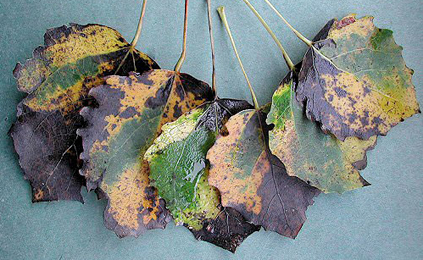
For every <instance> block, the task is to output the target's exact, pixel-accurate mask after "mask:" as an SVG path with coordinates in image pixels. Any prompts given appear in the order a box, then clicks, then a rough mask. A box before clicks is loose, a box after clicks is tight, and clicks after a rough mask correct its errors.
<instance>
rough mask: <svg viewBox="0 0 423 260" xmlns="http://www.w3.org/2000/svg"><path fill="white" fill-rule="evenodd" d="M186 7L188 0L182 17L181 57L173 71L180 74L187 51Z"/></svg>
mask: <svg viewBox="0 0 423 260" xmlns="http://www.w3.org/2000/svg"><path fill="white" fill-rule="evenodd" d="M188 5H189V0H185V16H184V36H183V46H182V53H181V57H180V58H179V60H178V63H176V65H175V71H176V72H180V71H181V67H182V64H184V62H185V58H186V55H187V54H186V51H187V29H188Z"/></svg>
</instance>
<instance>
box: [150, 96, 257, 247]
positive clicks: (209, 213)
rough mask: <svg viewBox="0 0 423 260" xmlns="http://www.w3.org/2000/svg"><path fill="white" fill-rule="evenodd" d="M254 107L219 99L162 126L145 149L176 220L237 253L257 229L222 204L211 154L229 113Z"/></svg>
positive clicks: (156, 184)
mask: <svg viewBox="0 0 423 260" xmlns="http://www.w3.org/2000/svg"><path fill="white" fill-rule="evenodd" d="M247 108H251V105H250V104H248V103H247V102H246V101H239V100H230V99H218V100H216V101H213V102H210V103H208V104H205V105H203V106H201V107H200V108H197V109H195V110H193V111H191V112H190V113H188V114H186V115H183V116H181V117H180V118H179V119H178V120H176V121H175V122H173V123H169V124H166V125H164V126H163V128H162V131H163V133H162V134H161V135H160V136H159V137H158V138H157V139H156V140H155V141H154V143H153V145H152V146H151V147H150V148H149V149H148V150H147V152H146V153H145V157H144V159H146V160H147V161H148V163H149V165H150V172H151V173H150V179H151V181H152V186H154V187H156V188H157V190H158V193H159V195H160V197H161V198H163V199H165V201H166V207H167V208H168V209H169V210H170V212H171V214H172V216H173V218H174V220H175V223H176V224H177V225H184V226H186V227H188V228H189V229H190V230H191V232H192V233H193V234H194V235H195V236H196V237H197V238H198V239H201V240H205V241H209V242H212V243H215V244H216V245H218V246H221V247H223V248H225V249H227V250H230V251H233V252H235V250H236V248H237V247H238V246H239V245H240V244H241V242H242V241H243V240H244V239H245V238H246V237H247V236H248V235H250V234H251V233H252V232H254V231H256V230H257V229H258V228H257V227H255V226H254V225H251V224H249V223H247V222H246V221H245V220H244V219H243V217H242V216H241V215H240V214H239V213H237V212H236V211H235V210H232V209H225V208H223V207H222V206H221V205H220V196H219V192H218V191H217V189H216V188H214V187H213V186H210V185H209V184H208V181H207V177H208V174H207V173H208V163H207V161H206V154H207V151H208V150H209V149H210V147H211V146H212V145H213V144H214V142H215V140H216V136H217V135H218V134H219V132H220V131H221V130H222V128H223V126H224V124H225V123H226V121H227V120H228V118H229V117H230V116H232V115H234V114H236V113H238V112H239V111H241V110H243V109H247Z"/></svg>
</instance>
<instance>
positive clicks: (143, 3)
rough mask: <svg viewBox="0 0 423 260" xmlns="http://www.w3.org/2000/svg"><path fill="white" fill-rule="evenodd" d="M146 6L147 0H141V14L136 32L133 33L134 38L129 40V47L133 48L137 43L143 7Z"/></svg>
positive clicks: (143, 12) (142, 17)
mask: <svg viewBox="0 0 423 260" xmlns="http://www.w3.org/2000/svg"><path fill="white" fill-rule="evenodd" d="M146 6H147V0H144V1H143V2H142V7H141V15H140V19H139V21H138V27H137V32H136V33H135V36H134V39H132V42H131V48H132V49H135V46H136V45H137V43H138V40H139V39H140V36H141V30H142V21H143V19H144V15H145V7H146Z"/></svg>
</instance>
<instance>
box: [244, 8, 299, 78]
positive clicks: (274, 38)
mask: <svg viewBox="0 0 423 260" xmlns="http://www.w3.org/2000/svg"><path fill="white" fill-rule="evenodd" d="M243 1H244V3H245V4H247V6H248V7H249V8H250V9H251V11H252V12H253V13H254V14H255V15H256V17H257V18H258V19H259V21H260V22H261V24H262V25H263V26H264V28H265V29H266V31H267V32H268V33H269V34H270V36H272V38H273V40H274V41H275V43H276V45H278V47H279V49H280V50H281V52H282V55H283V58H284V59H285V62H286V64H287V65H288V67H289V69H290V70H292V71H294V70H295V65H294V63H293V62H292V60H291V58H289V55H288V53H287V52H286V51H285V48H284V47H283V45H282V43H281V42H280V41H279V39H278V38H277V37H276V35H275V34H274V33H273V31H272V29H270V27H269V25H268V24H267V23H266V22H265V21H264V19H263V17H261V15H260V14H259V13H258V12H257V10H256V9H255V8H254V6H253V5H251V3H250V2H249V1H248V0H243Z"/></svg>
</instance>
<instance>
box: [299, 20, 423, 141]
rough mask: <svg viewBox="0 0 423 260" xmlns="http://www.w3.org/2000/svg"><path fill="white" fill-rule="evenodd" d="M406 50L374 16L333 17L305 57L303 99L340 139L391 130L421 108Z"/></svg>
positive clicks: (301, 78) (310, 112) (310, 114)
mask: <svg viewBox="0 0 423 260" xmlns="http://www.w3.org/2000/svg"><path fill="white" fill-rule="evenodd" d="M401 53H402V47H400V46H398V45H397V44H396V43H395V41H394V38H393V36H392V31H390V30H387V29H379V28H377V27H375V25H374V24H373V17H370V16H366V17H363V18H361V19H356V17H355V16H354V15H350V16H347V17H345V18H343V19H342V20H340V21H336V20H332V21H330V22H329V23H328V24H327V25H326V26H325V27H324V28H323V29H322V31H321V32H320V33H319V34H318V35H317V37H316V38H315V43H314V46H313V47H312V48H310V49H309V50H308V52H307V53H306V55H305V57H304V59H303V62H302V66H301V71H300V73H299V76H298V77H299V83H298V86H297V88H296V97H297V100H298V101H299V102H300V103H303V102H305V104H306V112H307V116H308V117H309V118H311V119H312V120H315V121H318V122H320V123H321V124H322V129H323V130H324V131H328V132H331V133H332V134H334V135H335V136H336V137H337V138H338V139H340V140H344V139H345V138H346V137H349V136H355V137H358V138H361V139H368V138H369V137H371V136H374V135H386V134H387V132H388V131H389V130H390V129H391V128H392V127H393V126H395V125H396V124H398V123H399V122H401V121H403V120H404V119H406V118H408V117H410V116H412V115H414V114H415V113H418V112H420V109H419V104H418V102H417V99H416V92H415V89H414V86H413V84H412V81H411V76H412V74H413V71H412V70H411V69H409V68H408V67H407V66H406V64H405V62H404V59H403V58H402V54H401Z"/></svg>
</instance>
